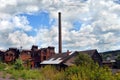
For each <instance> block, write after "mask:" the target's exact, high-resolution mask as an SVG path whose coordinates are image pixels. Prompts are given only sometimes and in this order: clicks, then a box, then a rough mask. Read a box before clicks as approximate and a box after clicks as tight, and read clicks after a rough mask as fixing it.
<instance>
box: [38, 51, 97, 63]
mask: <svg viewBox="0 0 120 80" xmlns="http://www.w3.org/2000/svg"><path fill="white" fill-rule="evenodd" d="M96 51H97V50H86V51H74V52H70V53H69V54H68V53H67V52H66V53H62V54H55V55H53V56H51V57H50V58H49V59H47V60H44V61H42V62H41V63H40V64H60V63H64V62H66V61H67V60H69V59H70V58H72V57H73V56H76V55H78V54H88V55H90V56H92V55H93V54H94V53H95V52H96Z"/></svg>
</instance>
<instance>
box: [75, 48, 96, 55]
mask: <svg viewBox="0 0 120 80" xmlns="http://www.w3.org/2000/svg"><path fill="white" fill-rule="evenodd" d="M77 52H79V53H80V54H81V53H82V54H88V55H89V56H92V55H93V54H94V53H95V52H97V50H96V49H93V50H85V51H77Z"/></svg>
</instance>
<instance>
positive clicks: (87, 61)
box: [75, 53, 93, 66]
mask: <svg viewBox="0 0 120 80" xmlns="http://www.w3.org/2000/svg"><path fill="white" fill-rule="evenodd" d="M75 64H76V65H77V66H79V65H80V66H82V65H91V64H93V60H92V58H91V57H90V56H89V55H87V54H85V53H80V54H79V55H78V56H77V57H76V59H75Z"/></svg>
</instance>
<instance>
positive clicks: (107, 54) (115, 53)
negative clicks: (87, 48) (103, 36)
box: [100, 50, 120, 60]
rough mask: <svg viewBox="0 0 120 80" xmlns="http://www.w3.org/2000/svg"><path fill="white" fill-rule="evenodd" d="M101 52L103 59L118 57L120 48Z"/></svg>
mask: <svg viewBox="0 0 120 80" xmlns="http://www.w3.org/2000/svg"><path fill="white" fill-rule="evenodd" d="M100 54H101V56H102V58H103V60H107V59H116V58H117V57H118V56H120V50H115V51H107V52H101V53H100Z"/></svg>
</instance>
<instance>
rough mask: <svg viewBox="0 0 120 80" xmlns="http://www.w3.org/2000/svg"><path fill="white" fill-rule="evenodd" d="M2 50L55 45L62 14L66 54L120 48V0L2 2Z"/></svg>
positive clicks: (23, 0)
mask: <svg viewBox="0 0 120 80" xmlns="http://www.w3.org/2000/svg"><path fill="white" fill-rule="evenodd" d="M0 3H1V4H0V49H8V48H9V47H17V48H20V46H22V47H23V48H24V49H30V48H31V46H32V45H38V46H39V47H40V48H42V47H47V46H55V49H56V51H57V50H58V21H57V20H58V12H61V13H62V33H63V51H67V50H71V51H74V50H87V49H97V50H98V51H109V50H117V49H120V1H119V0H0Z"/></svg>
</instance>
